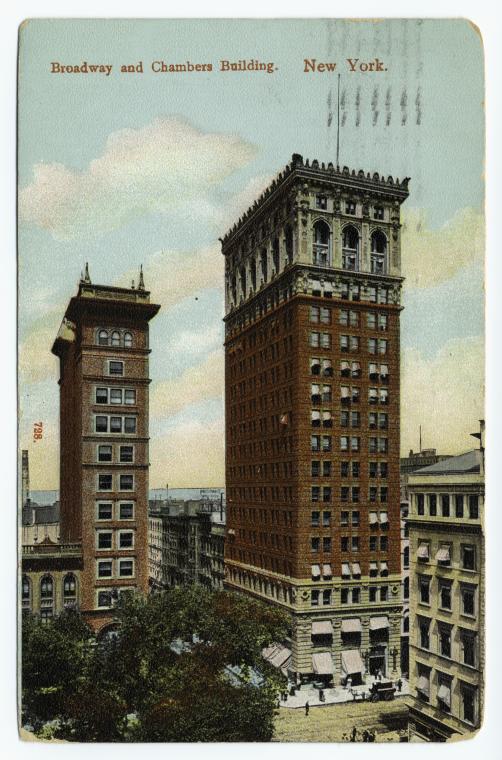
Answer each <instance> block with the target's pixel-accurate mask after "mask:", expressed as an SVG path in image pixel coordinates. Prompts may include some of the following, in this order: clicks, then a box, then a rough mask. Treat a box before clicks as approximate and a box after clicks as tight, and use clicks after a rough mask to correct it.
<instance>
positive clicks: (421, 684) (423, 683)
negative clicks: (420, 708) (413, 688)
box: [417, 676, 429, 697]
mask: <svg viewBox="0 0 502 760" xmlns="http://www.w3.org/2000/svg"><path fill="white" fill-rule="evenodd" d="M417 689H418V691H421V692H422V693H423V694H425V695H426V696H427V697H428V696H429V679H428V678H427V676H420V678H419V679H418V681H417Z"/></svg>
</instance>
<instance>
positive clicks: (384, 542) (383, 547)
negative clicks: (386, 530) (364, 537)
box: [380, 536, 389, 552]
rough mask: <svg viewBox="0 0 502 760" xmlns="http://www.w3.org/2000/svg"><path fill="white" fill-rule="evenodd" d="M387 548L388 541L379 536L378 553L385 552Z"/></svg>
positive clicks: (386, 538)
mask: <svg viewBox="0 0 502 760" xmlns="http://www.w3.org/2000/svg"><path fill="white" fill-rule="evenodd" d="M388 548H389V539H388V537H387V536H380V551H381V552H386V551H387V549H388Z"/></svg>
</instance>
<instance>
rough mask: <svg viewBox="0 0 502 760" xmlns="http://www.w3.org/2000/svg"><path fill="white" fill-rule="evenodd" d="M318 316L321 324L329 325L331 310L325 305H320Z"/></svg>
mask: <svg viewBox="0 0 502 760" xmlns="http://www.w3.org/2000/svg"><path fill="white" fill-rule="evenodd" d="M319 318H320V320H321V324H323V325H330V324H331V311H330V309H327V308H326V307H325V306H321V308H320V312H319Z"/></svg>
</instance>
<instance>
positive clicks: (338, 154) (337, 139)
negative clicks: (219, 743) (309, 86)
mask: <svg viewBox="0 0 502 760" xmlns="http://www.w3.org/2000/svg"><path fill="white" fill-rule="evenodd" d="M336 165H337V167H338V166H339V165H340V74H338V94H337V116H336Z"/></svg>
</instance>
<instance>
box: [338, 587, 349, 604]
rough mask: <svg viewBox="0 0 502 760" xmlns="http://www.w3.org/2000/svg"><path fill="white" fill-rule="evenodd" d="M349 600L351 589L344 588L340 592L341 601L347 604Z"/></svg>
mask: <svg viewBox="0 0 502 760" xmlns="http://www.w3.org/2000/svg"><path fill="white" fill-rule="evenodd" d="M348 601H349V589H348V588H342V590H341V593H340V603H341V604H347V603H348Z"/></svg>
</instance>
